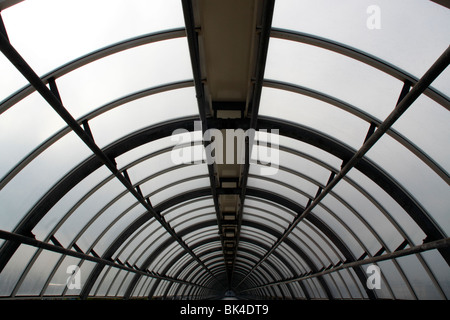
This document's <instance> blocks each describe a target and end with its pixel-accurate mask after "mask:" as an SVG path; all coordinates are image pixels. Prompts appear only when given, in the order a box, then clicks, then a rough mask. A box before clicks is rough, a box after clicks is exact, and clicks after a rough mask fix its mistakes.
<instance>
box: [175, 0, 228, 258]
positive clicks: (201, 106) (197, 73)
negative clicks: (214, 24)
mask: <svg viewBox="0 0 450 320" xmlns="http://www.w3.org/2000/svg"><path fill="white" fill-rule="evenodd" d="M182 5H183V13H184V21H185V24H186V35H187V40H188V45H189V53H190V57H191V64H192V71H193V76H194V86H195V93H196V98H197V104H198V111H199V114H200V120H201V123H202V136H204V134H205V132H206V131H207V130H208V122H207V117H206V114H207V109H208V108H207V105H208V104H207V101H206V97H205V88H204V84H203V82H202V80H203V79H202V73H201V66H200V49H199V43H198V34H197V30H196V26H195V21H194V9H193V6H192V0H182ZM204 144H205V147H206V144H207V141H204ZM206 156H207V157H210V156H211V155H210V154H208V153H207V154H206ZM208 163H209V164H208V174H209V181H210V185H211V193H212V198H213V201H214V208H215V212H216V219H217V226H218V228H219V236H220V239H221V243H222V251H223V252H224V258H225V250H224V235H223V228H222V217H221V212H220V207H219V197H218V195H217V179H216V172H215V171H216V170H215V166H214V163H211V161H209V159H208Z"/></svg>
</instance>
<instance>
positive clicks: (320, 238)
mask: <svg viewBox="0 0 450 320" xmlns="http://www.w3.org/2000/svg"><path fill="white" fill-rule="evenodd" d="M297 229H300V230H301V231H302V232H303V233H304V234H305V235H306V237H302V239H303V240H304V241H311V243H313V242H314V246H317V248H318V249H317V250H315V251H316V252H317V251H319V250H320V251H324V254H325V255H326V257H327V259H326V260H324V261H325V263H327V261H329V262H328V263H332V264H336V263H337V262H338V261H340V260H341V257H339V256H338V255H337V253H338V250H337V249H336V247H335V246H334V245H333V244H332V242H331V241H330V240H329V239H328V238H327V237H326V236H325V235H324V234H323V233H322V231H320V230H319V229H317V228H316V227H315V226H314V225H313V224H312V223H310V222H309V221H308V218H306V220H303V221H302V222H301V223H299V224H298V225H297ZM309 238H311V239H309Z"/></svg>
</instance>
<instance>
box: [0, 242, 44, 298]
mask: <svg viewBox="0 0 450 320" xmlns="http://www.w3.org/2000/svg"><path fill="white" fill-rule="evenodd" d="M36 250H37V249H36V248H34V247H31V246H28V245H21V246H20V247H19V248H18V249H17V251H16V252H15V254H14V255H13V256H12V257H11V259H10V260H9V262H8V264H7V265H6V266H5V268H4V269H3V270H2V272H1V273H0V296H9V295H11V293H12V291H13V290H14V287H15V286H16V284H17V281H18V280H19V278H20V276H21V275H22V273H23V271H24V270H25V268H26V266H27V264H28V263H29V261H30V259H31V258H32V256H33V255H34V254H35V253H36Z"/></svg>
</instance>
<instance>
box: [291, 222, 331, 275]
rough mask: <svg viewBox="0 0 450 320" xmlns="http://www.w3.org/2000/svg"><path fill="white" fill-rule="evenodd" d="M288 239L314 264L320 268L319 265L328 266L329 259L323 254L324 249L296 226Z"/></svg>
mask: <svg viewBox="0 0 450 320" xmlns="http://www.w3.org/2000/svg"><path fill="white" fill-rule="evenodd" d="M289 239H290V240H293V241H294V243H296V244H297V246H298V247H299V248H300V249H301V250H303V251H304V252H305V254H306V255H307V256H308V257H309V258H310V259H311V261H313V262H314V264H315V266H316V267H318V268H317V269H320V268H321V267H328V266H329V264H330V261H329V259H328V257H327V256H326V255H325V253H324V251H323V250H321V248H319V247H318V246H317V245H316V244H315V243H314V242H313V241H312V240H311V239H309V238H308V236H307V235H306V234H305V233H302V232H301V230H299V229H298V228H296V229H294V230H293V231H292V232H291V233H290V235H289Z"/></svg>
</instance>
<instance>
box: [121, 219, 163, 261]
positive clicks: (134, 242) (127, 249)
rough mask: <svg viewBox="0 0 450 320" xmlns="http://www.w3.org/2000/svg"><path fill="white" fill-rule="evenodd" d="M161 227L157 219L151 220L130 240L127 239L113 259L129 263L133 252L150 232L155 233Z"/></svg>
mask: <svg viewBox="0 0 450 320" xmlns="http://www.w3.org/2000/svg"><path fill="white" fill-rule="evenodd" d="M159 226H160V224H159V223H158V222H157V221H156V220H155V219H151V220H150V221H148V222H146V223H144V224H143V225H142V226H141V227H139V228H138V229H137V230H136V231H135V232H134V233H133V234H132V235H131V236H130V237H129V238H128V239H126V241H125V242H124V243H123V244H122V245H121V246H120V247H119V249H118V250H117V251H116V252H115V253H114V256H113V258H114V259H117V258H119V259H120V260H121V261H122V262H125V261H127V259H128V256H129V255H130V254H131V251H132V250H134V249H135V248H136V246H138V244H139V243H140V242H141V241H143V239H144V238H145V237H146V236H147V235H148V233H149V232H153V231H154V230H155V229H156V228H158V227H159Z"/></svg>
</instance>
